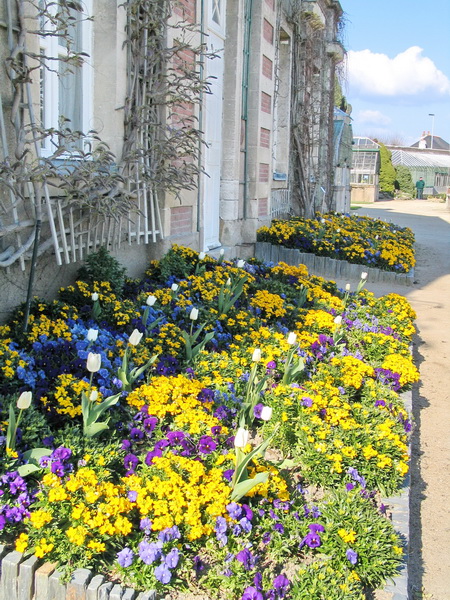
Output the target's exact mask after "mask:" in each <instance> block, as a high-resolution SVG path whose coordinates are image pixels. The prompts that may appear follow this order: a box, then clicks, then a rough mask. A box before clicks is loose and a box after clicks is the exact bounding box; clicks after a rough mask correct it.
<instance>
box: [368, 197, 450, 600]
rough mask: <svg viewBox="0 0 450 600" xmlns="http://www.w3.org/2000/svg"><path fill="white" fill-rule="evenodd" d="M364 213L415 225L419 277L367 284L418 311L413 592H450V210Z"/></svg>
mask: <svg viewBox="0 0 450 600" xmlns="http://www.w3.org/2000/svg"><path fill="white" fill-rule="evenodd" d="M358 213H359V214H363V215H367V216H370V217H374V218H378V219H383V220H387V221H392V222H393V223H396V224H398V225H400V226H407V227H410V228H411V229H412V230H413V231H414V233H415V236H416V259H417V264H416V267H415V277H414V281H415V283H414V285H413V286H412V287H409V288H408V287H396V288H395V289H394V288H392V287H389V286H386V284H368V286H367V287H368V289H369V290H371V291H373V292H374V293H375V294H376V295H377V296H378V295H381V294H385V293H389V292H392V291H394V292H396V293H399V294H402V295H404V296H406V297H407V298H408V300H409V302H410V303H411V305H412V307H413V308H414V310H415V311H416V313H417V321H416V326H417V336H416V338H415V343H414V353H415V359H416V362H417V365H418V367H419V369H420V373H421V381H420V383H419V384H418V385H417V386H416V387H415V389H414V391H413V416H414V419H415V430H414V434H413V439H412V460H411V463H412V464H411V501H410V549H409V590H410V595H409V598H410V600H419V599H420V600H422V599H423V600H450V210H449V209H448V208H447V207H446V205H445V203H439V202H433V201H423V200H422V201H420V200H413V201H396V200H395V201H382V202H377V203H375V204H373V205H368V206H364V207H362V208H360V209H359V210H358Z"/></svg>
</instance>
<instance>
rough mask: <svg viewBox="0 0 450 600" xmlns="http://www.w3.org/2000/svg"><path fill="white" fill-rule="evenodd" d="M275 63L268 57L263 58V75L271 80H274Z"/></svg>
mask: <svg viewBox="0 0 450 600" xmlns="http://www.w3.org/2000/svg"><path fill="white" fill-rule="evenodd" d="M272 73H273V62H272V61H271V60H270V58H267V56H264V55H263V57H262V74H263V75H264V76H265V77H268V78H269V79H272Z"/></svg>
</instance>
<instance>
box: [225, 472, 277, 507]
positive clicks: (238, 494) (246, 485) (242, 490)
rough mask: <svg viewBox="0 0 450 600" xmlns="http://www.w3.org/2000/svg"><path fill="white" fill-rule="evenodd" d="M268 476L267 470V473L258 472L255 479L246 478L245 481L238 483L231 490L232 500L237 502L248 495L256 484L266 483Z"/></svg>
mask: <svg viewBox="0 0 450 600" xmlns="http://www.w3.org/2000/svg"><path fill="white" fill-rule="evenodd" d="M268 477H269V473H268V472H267V471H266V472H265V473H257V474H256V475H255V477H253V479H246V480H245V481H241V482H240V483H237V484H236V485H235V486H234V489H233V491H232V492H231V500H232V501H234V502H237V501H238V500H240V499H241V498H242V497H243V496H246V495H247V494H248V493H249V491H250V490H252V489H253V488H254V487H255V486H256V485H259V484H260V483H265V482H266V481H267V479H268Z"/></svg>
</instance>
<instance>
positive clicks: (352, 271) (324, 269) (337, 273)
mask: <svg viewBox="0 0 450 600" xmlns="http://www.w3.org/2000/svg"><path fill="white" fill-rule="evenodd" d="M255 257H256V258H257V259H258V260H262V261H264V262H272V263H275V264H276V263H279V262H284V263H286V264H288V265H299V264H302V265H305V266H306V267H308V272H309V273H311V274H312V275H319V276H321V277H329V278H331V279H348V280H350V281H352V280H356V281H359V280H360V278H361V273H362V272H363V271H364V272H366V273H367V281H368V282H370V283H376V282H386V283H393V284H394V285H406V286H411V285H412V284H413V282H414V269H411V271H410V272H409V273H394V272H393V271H382V270H381V269H376V268H374V267H368V266H367V265H359V264H355V263H349V262H347V261H346V260H337V259H335V258H329V257H328V256H316V255H315V254H311V253H308V252H300V250H297V249H295V248H285V247H284V246H277V245H273V244H270V243H269V242H256V244H255Z"/></svg>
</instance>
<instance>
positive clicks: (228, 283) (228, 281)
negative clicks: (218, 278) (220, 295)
mask: <svg viewBox="0 0 450 600" xmlns="http://www.w3.org/2000/svg"><path fill="white" fill-rule="evenodd" d="M225 285H226V286H227V287H230V285H231V279H230V278H229V277H228V279H227V281H226V283H225Z"/></svg>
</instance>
